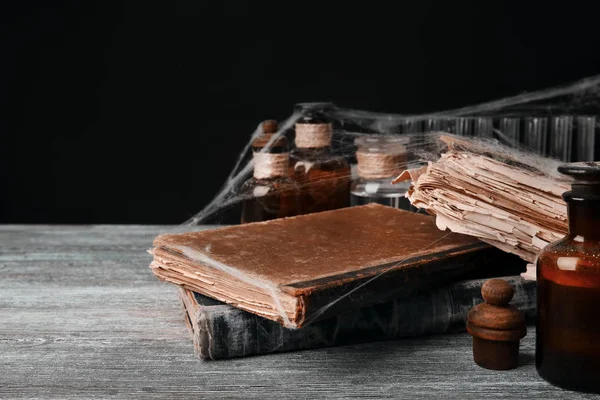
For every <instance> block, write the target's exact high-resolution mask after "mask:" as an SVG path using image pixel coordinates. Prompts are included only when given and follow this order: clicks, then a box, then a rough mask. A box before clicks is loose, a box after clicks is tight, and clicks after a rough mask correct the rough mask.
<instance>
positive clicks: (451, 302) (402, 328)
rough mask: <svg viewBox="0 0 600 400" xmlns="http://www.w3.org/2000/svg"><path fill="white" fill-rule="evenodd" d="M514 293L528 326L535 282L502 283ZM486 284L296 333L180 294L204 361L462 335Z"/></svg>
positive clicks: (466, 284)
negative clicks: (427, 336)
mask: <svg viewBox="0 0 600 400" xmlns="http://www.w3.org/2000/svg"><path fill="white" fill-rule="evenodd" d="M504 279H506V280H507V281H508V282H510V283H511V284H512V285H513V286H514V287H515V296H514V297H513V301H512V303H511V304H513V305H515V306H516V307H517V308H519V309H520V310H522V311H523V312H524V313H525V315H526V316H527V317H528V319H529V320H530V321H531V320H532V319H533V318H534V317H535V312H536V282H535V281H527V280H523V278H521V277H519V276H511V277H505V278H504ZM485 281H486V279H478V280H469V281H463V282H458V283H454V284H452V285H450V286H447V287H443V288H438V289H436V290H431V291H427V292H423V293H421V294H419V295H416V296H413V297H410V298H405V299H396V300H392V301H388V302H385V303H381V304H377V305H374V306H371V307H363V308H359V309H357V310H355V311H352V312H346V313H342V314H339V315H338V316H336V317H332V318H328V319H325V320H321V321H319V322H316V323H314V324H310V325H308V326H305V327H303V328H300V329H288V328H285V327H283V326H281V325H280V324H278V323H276V322H274V321H271V320H268V319H265V318H262V317H259V316H257V315H255V314H251V313H248V312H246V311H243V310H240V309H238V308H235V307H232V306H229V305H227V304H224V303H221V302H218V301H216V300H213V299H211V298H209V297H206V296H203V295H201V294H198V293H194V292H192V291H190V290H187V289H183V288H181V289H180V296H181V300H182V303H183V307H184V310H185V315H186V323H187V325H188V328H189V330H190V333H191V335H192V339H193V343H194V347H195V349H196V353H197V354H198V355H199V356H200V357H201V358H202V359H207V360H216V359H221V358H232V357H243V356H250V355H258V354H267V353H274V352H285V351H294V350H302V349H315V348H320V347H330V346H342V345H348V344H356V343H364V342H374V341H381V340H392V339H399V338H404V337H414V336H421V335H427V334H440V333H450V332H460V331H464V330H465V326H466V320H467V313H468V312H469V310H470V309H471V308H472V307H473V306H475V305H477V304H479V303H481V302H482V301H483V299H482V297H481V286H482V285H483V283H484V282H485Z"/></svg>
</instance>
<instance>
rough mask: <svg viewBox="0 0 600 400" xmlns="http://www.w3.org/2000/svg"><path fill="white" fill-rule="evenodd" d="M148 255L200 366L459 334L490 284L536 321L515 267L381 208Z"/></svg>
mask: <svg viewBox="0 0 600 400" xmlns="http://www.w3.org/2000/svg"><path fill="white" fill-rule="evenodd" d="M151 252H152V254H153V261H152V263H151V265H150V266H151V269H152V271H153V272H154V274H156V276H157V277H158V278H160V279H162V280H164V281H168V282H171V283H173V284H176V285H178V286H179V288H180V289H179V291H180V297H181V300H182V303H183V306H184V309H185V313H186V321H187V324H188V326H189V328H190V330H191V332H192V337H193V341H194V345H195V348H196V350H197V353H198V354H199V355H200V356H201V357H202V358H206V359H217V358H228V357H236V356H246V355H252V354H262V353H271V352H279V351H291V350H300V349H307V348H317V347H325V346H334V345H344V344H352V343H358V342H366V341H376V340H389V339H397V338H401V337H407V336H416V335H425V334H433V333H444V332H450V331H457V330H464V326H465V319H466V314H467V312H468V310H469V309H470V308H471V307H472V306H473V305H475V304H477V303H479V302H480V301H482V299H481V295H480V290H481V285H482V284H483V282H485V280H486V278H490V277H495V276H505V277H509V278H507V279H509V281H510V282H511V283H512V284H513V285H514V286H515V287H516V291H515V293H516V295H515V299H514V303H515V304H516V305H517V306H518V307H519V308H520V309H522V310H524V311H525V312H526V313H528V314H529V315H532V314H533V313H534V312H535V282H528V281H524V280H522V279H521V278H520V277H518V274H519V273H521V272H523V271H524V270H525V263H524V262H523V261H522V260H521V259H519V258H518V257H516V256H514V255H512V254H508V253H505V252H503V251H501V250H499V249H497V248H495V247H493V246H490V245H489V244H486V243H484V242H482V241H480V240H478V239H476V238H473V237H470V236H467V235H462V234H458V233H451V232H446V231H442V230H439V229H438V228H437V227H436V225H435V221H434V219H433V217H430V216H427V215H422V214H417V213H411V212H408V211H403V210H399V209H394V208H391V207H386V206H381V205H377V204H370V205H365V206H359V207H352V208H344V209H339V210H334V211H325V212H320V213H314V214H309V215H302V216H297V217H291V218H282V219H276V220H271V221H267V222H257V223H250V224H244V225H236V226H229V227H223V228H218V229H213V230H207V231H200V232H190V233H179V234H163V235H160V236H158V237H157V238H156V239H155V240H154V246H153V249H152V251H151Z"/></svg>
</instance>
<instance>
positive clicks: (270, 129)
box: [262, 119, 279, 133]
mask: <svg viewBox="0 0 600 400" xmlns="http://www.w3.org/2000/svg"><path fill="white" fill-rule="evenodd" d="M278 127H279V124H278V123H277V121H275V120H274V119H268V120H266V121H263V123H262V129H263V133H277V129H278Z"/></svg>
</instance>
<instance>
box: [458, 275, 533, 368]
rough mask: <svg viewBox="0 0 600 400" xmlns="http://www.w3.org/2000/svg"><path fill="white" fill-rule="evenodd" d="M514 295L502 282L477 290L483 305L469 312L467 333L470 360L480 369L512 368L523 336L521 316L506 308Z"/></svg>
mask: <svg viewBox="0 0 600 400" xmlns="http://www.w3.org/2000/svg"><path fill="white" fill-rule="evenodd" d="M514 293H515V290H514V288H513V287H512V285H511V284H509V283H508V282H506V281H505V280H503V279H490V280H489V281H487V282H485V283H484V285H483V286H482V288H481V295H482V296H483V299H484V301H485V303H482V304H479V305H477V306H475V307H473V309H471V311H470V312H469V315H468V318H467V332H469V333H470V334H471V335H472V336H473V359H474V361H475V363H476V364H477V365H479V366H481V367H483V368H487V369H494V370H504V369H512V368H516V367H517V364H518V359H519V344H520V340H521V339H522V338H523V337H524V336H525V335H526V334H527V327H526V326H525V315H524V314H523V313H522V312H521V311H519V310H518V309H517V308H516V307H514V306H511V305H509V303H510V301H511V300H512V297H513V295H514Z"/></svg>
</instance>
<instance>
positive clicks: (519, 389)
mask: <svg viewBox="0 0 600 400" xmlns="http://www.w3.org/2000/svg"><path fill="white" fill-rule="evenodd" d="M167 229H168V228H167V227H157V226H9V225H5V226H0V398H2V399H11V398H44V399H57V398H61V399H64V398H126V399H128V398H131V399H133V398H136V399H137V398H145V399H153V398H165V397H168V398H211V399H214V398H232V397H244V398H251V399H252V398H256V399H258V398H274V397H276V398H283V399H287V398H290V399H292V398H293V399H296V398H315V397H317V398H318V397H326V398H332V399H337V398H340V399H343V398H351V397H366V398H377V397H388V398H389V397H398V398H411V399H412V398H460V399H482V398H494V399H497V398H511V399H519V398H523V399H525V398H527V399H530V398H547V399H553V398H556V399H562V398H575V399H584V398H592V396H589V395H585V394H577V393H570V392H565V391H562V390H560V389H557V388H554V387H552V386H550V385H549V384H547V383H545V382H544V381H542V380H541V379H540V378H539V377H538V376H537V374H536V371H535V367H534V364H533V362H534V358H533V357H534V336H535V330H534V328H533V327H529V333H528V335H527V336H526V337H525V338H524V340H523V341H522V345H521V356H520V363H521V365H520V367H519V368H517V369H514V370H511V371H503V372H500V371H489V370H485V369H482V368H480V367H478V366H477V365H475V363H474V362H473V360H472V353H471V338H470V336H469V335H467V334H458V335H442V336H431V337H425V338H420V339H409V340H400V341H392V342H381V343H370V344H364V345H356V346H347V347H338V348H330V349H320V350H314V351H303V352H296V353H284V354H275V355H266V356H259V357H251V358H243V359H232V360H223V361H212V362H202V361H200V360H199V359H198V358H196V356H195V354H194V350H193V347H192V342H191V339H190V337H189V336H188V332H187V328H186V326H185V324H184V321H183V312H182V309H181V305H180V302H179V298H178V296H177V291H176V288H175V287H174V286H172V285H170V284H167V283H162V282H159V281H158V280H157V279H156V278H155V277H154V276H153V275H152V273H151V272H150V269H149V268H148V264H149V262H150V260H151V256H150V255H149V254H147V253H146V249H148V248H149V247H150V245H151V243H152V239H154V237H155V236H156V235H157V234H158V233H161V232H165V231H166V230H167Z"/></svg>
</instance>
